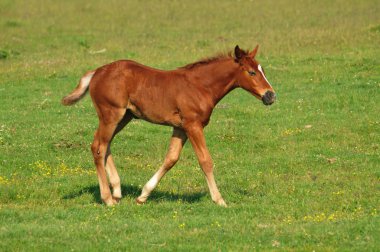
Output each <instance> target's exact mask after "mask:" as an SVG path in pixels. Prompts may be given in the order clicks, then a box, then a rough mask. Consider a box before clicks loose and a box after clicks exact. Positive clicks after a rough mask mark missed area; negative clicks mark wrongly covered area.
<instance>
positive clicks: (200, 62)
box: [180, 52, 233, 69]
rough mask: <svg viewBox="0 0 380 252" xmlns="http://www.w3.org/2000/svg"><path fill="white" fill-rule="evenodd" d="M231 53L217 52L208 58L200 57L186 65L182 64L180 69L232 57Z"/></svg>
mask: <svg viewBox="0 0 380 252" xmlns="http://www.w3.org/2000/svg"><path fill="white" fill-rule="evenodd" d="M232 57H233V56H232V53H231V52H228V53H219V54H217V55H216V56H212V57H209V58H204V59H201V60H199V61H196V62H194V63H190V64H187V65H186V66H183V67H180V68H182V69H193V68H195V67H198V66H203V65H207V64H209V63H211V62H215V61H219V60H223V59H227V58H232Z"/></svg>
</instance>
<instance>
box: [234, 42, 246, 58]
mask: <svg viewBox="0 0 380 252" xmlns="http://www.w3.org/2000/svg"><path fill="white" fill-rule="evenodd" d="M244 56H245V52H244V51H243V50H242V49H240V47H239V46H238V45H236V46H235V58H236V60H240V59H241V58H243V57H244Z"/></svg>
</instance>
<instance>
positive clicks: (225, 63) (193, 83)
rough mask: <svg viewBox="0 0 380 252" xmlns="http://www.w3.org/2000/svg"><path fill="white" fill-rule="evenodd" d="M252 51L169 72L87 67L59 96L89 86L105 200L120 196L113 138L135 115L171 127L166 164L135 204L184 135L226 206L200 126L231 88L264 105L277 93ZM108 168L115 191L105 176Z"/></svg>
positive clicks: (117, 65)
mask: <svg viewBox="0 0 380 252" xmlns="http://www.w3.org/2000/svg"><path fill="white" fill-rule="evenodd" d="M257 50H258V46H256V48H255V49H254V50H253V51H252V52H248V51H243V50H241V49H240V48H239V46H236V47H235V51H234V52H235V55H234V56H231V55H227V56H218V57H214V58H209V59H205V60H201V61H198V62H196V63H193V64H190V65H187V66H184V67H181V68H178V69H176V70H172V71H161V70H157V69H153V68H150V67H147V66H144V65H141V64H139V63H136V62H134V61H130V60H120V61H116V62H113V63H110V64H108V65H105V66H102V67H100V68H98V69H96V70H94V71H90V72H87V73H86V74H85V75H84V76H83V77H82V78H81V80H80V82H79V84H78V86H77V87H76V89H75V90H74V91H73V92H72V93H71V94H69V95H68V96H66V97H64V98H63V99H62V103H63V104H64V105H72V104H74V103H76V102H77V101H78V100H80V99H81V98H82V97H83V96H84V95H85V93H86V92H87V90H88V89H89V90H90V95H91V98H92V102H93V104H94V107H95V109H96V112H97V114H98V117H99V127H98V129H97V130H96V132H95V136H94V141H93V143H92V146H91V150H92V154H93V156H94V161H95V165H96V169H97V174H98V179H99V186H100V194H101V198H102V200H103V202H104V203H105V204H107V205H114V204H115V203H117V202H118V201H119V200H120V199H121V188H120V178H119V175H118V173H117V170H116V167H115V164H114V161H113V158H112V155H111V149H110V145H111V141H112V139H113V138H114V136H115V135H116V134H117V133H118V132H119V131H120V130H122V129H123V128H124V127H125V125H126V124H127V123H128V122H130V121H131V120H132V119H133V118H138V119H144V120H146V121H149V122H151V123H156V124H162V125H169V126H172V127H173V134H172V137H171V140H170V145H169V150H168V152H167V154H166V157H165V160H164V163H163V164H162V166H161V167H160V168H159V169H158V171H157V172H156V173H155V174H154V176H153V177H152V178H151V179H150V180H149V181H148V182H147V183H146V185H145V186H144V188H143V189H142V193H141V195H140V196H139V197H138V198H137V199H136V201H137V203H139V204H142V203H145V202H146V200H147V198H148V196H149V195H150V193H151V192H152V190H153V189H154V188H155V187H156V186H157V184H158V182H159V181H160V180H161V178H162V177H163V176H164V175H165V174H166V173H167V172H168V171H169V170H170V169H171V168H172V167H173V166H174V165H175V163H176V162H177V160H178V159H179V155H180V152H181V150H182V147H183V145H184V144H185V142H186V140H187V138H189V140H190V142H191V144H192V146H193V149H194V151H195V153H196V155H197V157H198V161H199V164H200V166H201V168H202V170H203V172H204V174H205V176H206V180H207V184H208V187H209V189H210V194H211V198H212V200H213V201H214V202H215V203H216V204H218V205H220V206H226V203H225V202H224V200H223V198H222V196H221V194H220V192H219V190H218V188H217V186H216V183H215V179H214V174H213V161H212V159H211V156H210V153H209V151H208V149H207V147H206V140H205V136H204V133H203V128H204V127H205V126H206V125H207V124H208V122H209V120H210V116H211V113H212V111H213V109H214V107H215V105H216V104H217V103H218V102H219V101H220V100H221V99H222V98H223V97H224V96H225V95H226V94H227V93H229V92H230V91H231V90H233V89H235V88H238V87H241V88H243V89H245V90H247V91H248V92H250V93H251V94H252V95H254V96H255V97H256V98H258V99H260V100H262V102H263V103H264V104H265V105H270V104H272V103H273V102H274V101H275V93H274V90H273V88H272V86H271V85H270V84H269V82H268V80H267V78H266V77H265V74H264V70H263V68H262V67H261V66H260V65H259V63H258V62H257V61H256V60H255V55H256V53H257ZM106 172H107V173H108V176H109V180H110V183H111V186H112V188H113V193H112V194H111V190H110V187H109V184H108V181H107V176H106Z"/></svg>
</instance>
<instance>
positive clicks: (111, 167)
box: [106, 112, 133, 201]
mask: <svg viewBox="0 0 380 252" xmlns="http://www.w3.org/2000/svg"><path fill="white" fill-rule="evenodd" d="M132 118H133V117H132V114H131V113H130V112H127V113H126V114H125V115H124V117H123V119H122V120H121V121H120V122H119V124H118V126H117V127H116V130H115V132H114V134H113V137H115V135H116V134H117V133H119V131H121V130H122V129H123V128H124V127H125V125H127V124H128V123H129V122H130V121H131V120H132ZM106 171H107V174H108V178H109V181H110V184H111V187H112V196H113V198H114V199H115V200H116V201H120V199H121V197H122V195H121V186H120V177H119V174H118V172H117V169H116V166H115V163H114V161H113V157H112V154H111V146H110V145H109V146H108V158H107V163H106Z"/></svg>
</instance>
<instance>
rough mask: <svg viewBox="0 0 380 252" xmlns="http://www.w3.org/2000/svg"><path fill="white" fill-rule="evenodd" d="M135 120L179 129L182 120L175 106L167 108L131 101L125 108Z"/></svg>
mask: <svg viewBox="0 0 380 252" xmlns="http://www.w3.org/2000/svg"><path fill="white" fill-rule="evenodd" d="M127 108H128V109H129V110H130V111H131V112H132V113H133V114H134V115H135V116H136V117H137V118H140V119H143V120H146V121H148V122H151V123H155V124H162V125H170V126H175V127H180V126H181V124H182V119H181V116H180V111H179V110H178V109H176V108H175V106H174V107H173V106H168V104H165V103H161V102H158V101H157V102H154V101H152V100H149V101H148V102H145V103H144V102H142V101H140V102H139V101H133V100H130V101H129V102H128V107H127Z"/></svg>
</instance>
